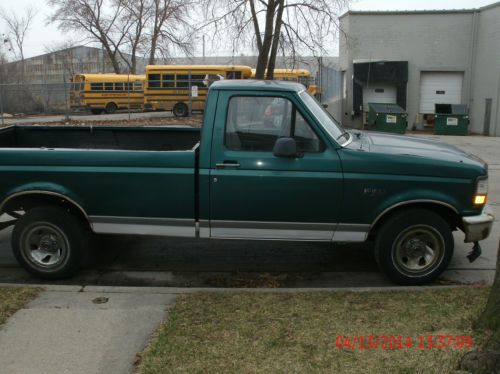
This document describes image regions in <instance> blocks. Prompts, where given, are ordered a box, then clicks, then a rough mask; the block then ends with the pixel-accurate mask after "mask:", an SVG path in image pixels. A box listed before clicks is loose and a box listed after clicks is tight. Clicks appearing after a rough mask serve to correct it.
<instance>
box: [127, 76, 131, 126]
mask: <svg viewBox="0 0 500 374" xmlns="http://www.w3.org/2000/svg"><path fill="white" fill-rule="evenodd" d="M127 97H128V103H127V111H128V120H129V121H130V71H129V73H128V75H127Z"/></svg>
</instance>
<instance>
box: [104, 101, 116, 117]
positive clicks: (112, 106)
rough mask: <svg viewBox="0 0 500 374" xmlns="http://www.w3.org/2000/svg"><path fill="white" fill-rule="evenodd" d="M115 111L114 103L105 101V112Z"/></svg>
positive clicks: (111, 112)
mask: <svg viewBox="0 0 500 374" xmlns="http://www.w3.org/2000/svg"><path fill="white" fill-rule="evenodd" d="M114 112H116V104H115V103H107V104H106V113H108V114H113V113H114Z"/></svg>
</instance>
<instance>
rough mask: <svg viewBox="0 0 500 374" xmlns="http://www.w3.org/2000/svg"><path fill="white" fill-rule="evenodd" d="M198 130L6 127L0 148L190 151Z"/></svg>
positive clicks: (0, 135) (178, 128)
mask: <svg viewBox="0 0 500 374" xmlns="http://www.w3.org/2000/svg"><path fill="white" fill-rule="evenodd" d="M199 140H200V129H197V128H191V127H173V126H172V127H119V126H117V127H115V126H113V127H103V126H102V127H91V126H10V127H6V128H4V129H1V130H0V148H66V149H74V148H76V149H120V150H138V151H139V150H140V151H183V150H191V149H193V147H194V146H195V145H196V144H197V143H198V142H199Z"/></svg>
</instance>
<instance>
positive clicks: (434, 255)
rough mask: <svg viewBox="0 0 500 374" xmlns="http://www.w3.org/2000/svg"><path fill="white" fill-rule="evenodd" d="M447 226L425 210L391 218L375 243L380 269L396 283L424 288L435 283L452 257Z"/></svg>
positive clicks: (451, 240) (450, 236) (450, 238)
mask: <svg viewBox="0 0 500 374" xmlns="http://www.w3.org/2000/svg"><path fill="white" fill-rule="evenodd" d="M453 247H454V242H453V236H452V233H451V229H450V226H449V225H448V223H447V222H446V221H445V220H444V219H443V218H442V217H441V216H440V215H438V214H436V213H434V212H432V211H430V210H425V209H411V210H405V211H402V212H400V213H398V214H396V215H394V216H393V217H391V218H389V219H388V220H387V221H386V222H385V223H384V224H383V226H382V227H381V229H380V231H379V232H378V234H377V238H376V241H375V257H376V260H377V262H378V265H379V267H380V268H381V270H382V271H384V272H385V273H386V274H387V276H388V277H389V278H390V279H391V280H392V281H394V282H396V283H398V284H403V285H421V284H426V283H429V282H432V281H433V280H435V279H436V278H437V277H438V276H439V275H440V274H441V273H442V272H443V271H444V270H445V269H446V267H447V266H448V263H449V262H450V260H451V257H452V255H453Z"/></svg>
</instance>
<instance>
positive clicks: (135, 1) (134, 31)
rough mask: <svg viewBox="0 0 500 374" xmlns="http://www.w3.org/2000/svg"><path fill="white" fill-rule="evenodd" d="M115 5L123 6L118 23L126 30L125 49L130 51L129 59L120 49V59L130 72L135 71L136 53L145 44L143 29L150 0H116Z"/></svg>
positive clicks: (149, 9)
mask: <svg viewBox="0 0 500 374" xmlns="http://www.w3.org/2000/svg"><path fill="white" fill-rule="evenodd" d="M115 6H116V7H119V6H121V7H123V8H124V12H123V14H122V16H121V18H120V23H121V24H122V25H123V26H125V27H124V28H123V29H125V30H128V33H127V34H126V35H125V42H126V43H127V47H128V48H127V51H129V52H130V61H129V59H128V58H127V57H126V56H124V55H123V53H122V52H121V51H120V56H121V57H122V60H123V61H125V62H126V64H127V65H128V68H129V69H128V70H129V72H130V73H132V74H135V73H136V71H137V53H138V52H139V51H140V49H141V47H143V46H144V44H145V37H144V31H145V28H146V26H147V23H148V18H149V14H150V12H151V0H116V2H115Z"/></svg>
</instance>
